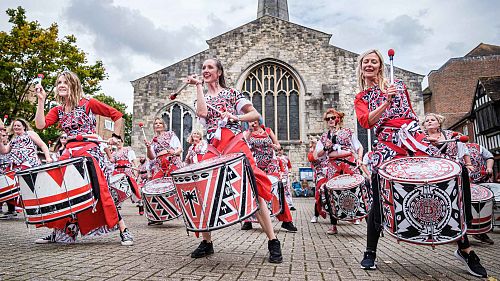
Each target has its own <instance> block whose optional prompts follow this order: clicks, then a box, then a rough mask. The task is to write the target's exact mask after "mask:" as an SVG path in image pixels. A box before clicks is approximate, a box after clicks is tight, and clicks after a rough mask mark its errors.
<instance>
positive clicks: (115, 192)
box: [109, 173, 132, 205]
mask: <svg viewBox="0 0 500 281" xmlns="http://www.w3.org/2000/svg"><path fill="white" fill-rule="evenodd" d="M109 189H110V190H109V191H110V193H111V195H112V197H113V200H114V201H115V204H116V205H118V204H120V203H122V202H123V201H125V200H127V199H128V198H130V196H132V183H131V182H130V180H129V178H128V176H127V175H126V174H125V173H120V174H115V175H113V176H111V178H110V179H109Z"/></svg>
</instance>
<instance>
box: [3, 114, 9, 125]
mask: <svg viewBox="0 0 500 281" xmlns="http://www.w3.org/2000/svg"><path fill="white" fill-rule="evenodd" d="M7 118H9V115H7V114H5V115H4V116H3V123H4V124H5V122H7Z"/></svg>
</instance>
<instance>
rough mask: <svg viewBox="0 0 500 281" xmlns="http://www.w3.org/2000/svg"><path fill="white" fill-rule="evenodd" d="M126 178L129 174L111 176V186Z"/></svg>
mask: <svg viewBox="0 0 500 281" xmlns="http://www.w3.org/2000/svg"><path fill="white" fill-rule="evenodd" d="M118 176H120V177H118ZM124 177H127V174H125V173H118V174H114V175H111V177H109V184H112V183H115V182H117V181H118V179H122V178H124ZM113 178H116V180H113Z"/></svg>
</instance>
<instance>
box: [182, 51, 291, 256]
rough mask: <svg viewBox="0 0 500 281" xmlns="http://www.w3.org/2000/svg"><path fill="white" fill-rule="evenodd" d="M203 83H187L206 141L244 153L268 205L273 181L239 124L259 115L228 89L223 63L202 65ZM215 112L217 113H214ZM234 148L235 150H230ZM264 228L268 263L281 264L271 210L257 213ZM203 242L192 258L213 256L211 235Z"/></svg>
mask: <svg viewBox="0 0 500 281" xmlns="http://www.w3.org/2000/svg"><path fill="white" fill-rule="evenodd" d="M202 71H203V72H202V73H203V80H198V79H196V77H195V76H190V77H188V79H187V83H189V84H193V85H196V93H197V100H196V110H197V111H196V114H197V115H198V116H199V117H201V118H204V119H205V121H206V126H207V140H208V142H209V143H210V144H211V145H213V146H214V147H215V149H217V150H219V151H224V152H226V153H232V152H244V153H245V154H246V156H247V158H248V160H249V161H250V163H251V166H252V169H253V171H254V174H255V178H256V181H257V189H258V195H259V205H260V206H266V201H270V200H271V199H272V195H271V182H270V181H269V179H268V178H267V176H266V174H265V173H264V172H262V170H260V169H258V168H257V166H256V164H255V160H254V159H253V157H252V152H251V151H250V148H249V147H248V145H247V144H246V142H245V141H244V140H243V136H242V131H241V124H240V121H245V122H250V121H255V120H258V119H259V117H260V115H259V113H258V112H257V111H256V110H255V108H254V107H253V106H252V104H251V102H250V101H249V100H247V99H246V98H245V97H244V96H243V94H241V93H240V92H238V91H237V90H235V89H232V88H227V87H226V81H225V78H224V70H223V68H222V64H221V63H220V61H218V60H216V59H208V60H206V61H205V62H204V63H203V68H202ZM202 83H206V84H207V86H208V92H207V93H206V94H204V93H203V86H202ZM214 109H216V110H214ZM230 146H232V147H230ZM216 156H217V153H215V152H213V151H210V150H209V151H208V152H207V154H205V156H204V157H203V159H204V160H205V159H209V158H212V157H216ZM256 215H257V219H258V220H259V222H260V224H261V227H262V229H263V230H264V232H265V233H266V235H267V237H268V239H269V241H268V249H269V261H270V262H272V263H281V262H282V260H283V258H282V255H281V246H280V242H279V240H278V239H276V235H275V234H274V230H273V226H272V224H271V218H270V216H269V210H268V208H260V209H259V211H258V212H257V213H256ZM202 235H203V241H202V242H201V243H200V245H199V246H198V248H197V249H196V250H195V251H194V252H193V253H192V254H191V257H193V258H201V257H205V256H208V255H211V254H213V253H214V250H213V244H212V236H211V235H210V233H209V232H203V233H202Z"/></svg>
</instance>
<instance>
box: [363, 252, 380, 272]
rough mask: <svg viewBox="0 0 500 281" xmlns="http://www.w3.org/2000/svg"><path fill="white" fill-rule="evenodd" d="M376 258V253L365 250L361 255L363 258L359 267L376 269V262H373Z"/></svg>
mask: <svg viewBox="0 0 500 281" xmlns="http://www.w3.org/2000/svg"><path fill="white" fill-rule="evenodd" d="M376 258H377V253H375V252H373V251H366V252H365V254H364V255H363V260H362V261H361V268H362V269H364V270H374V269H377V263H376V262H375V259H376Z"/></svg>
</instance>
